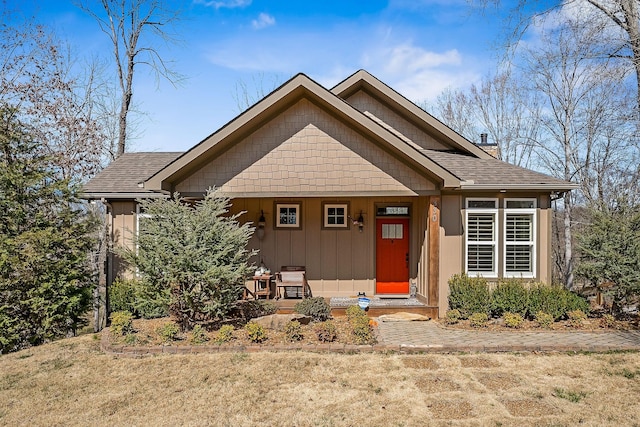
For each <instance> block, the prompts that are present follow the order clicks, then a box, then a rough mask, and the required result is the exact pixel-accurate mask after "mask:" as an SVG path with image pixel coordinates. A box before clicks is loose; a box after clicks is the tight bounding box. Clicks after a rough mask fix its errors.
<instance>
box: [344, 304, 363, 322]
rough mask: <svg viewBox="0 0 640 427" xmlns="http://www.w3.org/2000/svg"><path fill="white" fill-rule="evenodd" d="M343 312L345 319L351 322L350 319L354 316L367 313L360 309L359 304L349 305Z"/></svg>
mask: <svg viewBox="0 0 640 427" xmlns="http://www.w3.org/2000/svg"><path fill="white" fill-rule="evenodd" d="M345 314H346V316H347V320H348V321H349V322H351V319H353V318H355V317H360V316H362V315H366V314H367V313H365V311H364V310H363V309H361V308H360V306H358V305H350V306H349V307H347V309H346V310H345Z"/></svg>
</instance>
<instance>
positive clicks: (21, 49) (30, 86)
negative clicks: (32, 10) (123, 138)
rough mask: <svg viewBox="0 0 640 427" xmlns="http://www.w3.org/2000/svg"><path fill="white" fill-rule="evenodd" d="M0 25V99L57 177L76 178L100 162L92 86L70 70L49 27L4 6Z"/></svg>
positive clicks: (69, 60) (101, 140)
mask: <svg viewBox="0 0 640 427" xmlns="http://www.w3.org/2000/svg"><path fill="white" fill-rule="evenodd" d="M2 18H3V21H4V22H7V23H10V24H7V25H3V26H2V27H0V104H2V106H4V107H10V108H12V109H15V110H17V111H18V112H19V114H20V120H21V122H22V123H24V124H25V125H26V126H27V127H28V128H29V132H30V134H31V135H32V136H33V137H34V138H36V139H37V140H38V141H39V142H40V144H41V149H42V151H43V152H45V153H46V154H47V155H49V156H50V157H52V158H53V159H54V160H55V164H56V166H57V168H58V170H57V171H56V172H57V173H58V174H59V175H60V177H61V178H65V179H69V180H71V181H76V182H81V181H83V180H86V179H88V178H90V177H91V176H93V175H95V174H96V173H97V172H98V171H99V170H100V169H101V168H102V167H103V164H104V160H105V156H104V155H105V152H104V134H103V131H102V128H101V125H100V123H99V122H98V121H97V120H96V117H95V114H94V113H95V112H94V110H93V104H92V93H93V91H94V85H93V83H92V82H91V80H90V79H86V78H85V77H86V76H83V75H81V74H78V73H76V72H75V71H74V60H73V55H72V54H71V50H70V49H69V48H67V47H64V46H63V45H62V44H61V43H60V42H59V41H58V40H57V38H56V37H55V35H54V34H53V32H52V31H51V30H49V29H47V28H46V27H44V26H42V25H38V24H36V23H35V22H34V21H33V20H30V19H27V20H21V19H19V18H18V16H17V14H16V13H15V12H12V11H9V10H7V9H4V10H3V12H2Z"/></svg>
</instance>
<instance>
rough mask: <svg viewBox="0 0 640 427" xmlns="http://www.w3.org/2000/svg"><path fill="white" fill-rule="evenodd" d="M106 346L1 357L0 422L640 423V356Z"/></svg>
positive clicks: (52, 347) (80, 344) (63, 344)
mask: <svg viewBox="0 0 640 427" xmlns="http://www.w3.org/2000/svg"><path fill="white" fill-rule="evenodd" d="M98 344H99V342H98V339H95V338H93V336H92V335H87V336H82V337H78V338H72V339H68V340H62V341H58V342H55V343H51V344H47V345H43V346H40V347H37V348H32V349H29V350H25V351H21V352H18V353H14V354H9V355H4V356H0V425H11V426H21V425H29V426H31V425H39V426H44V425H47V426H50V425H81V426H85V425H105V426H106V425H153V426H163V425H167V426H168V425H171V426H173V425H197V426H203V425H212V426H361V425H366V426H401V425H404V426H422V425H434V426H449V425H452V426H469V425H470V426H485V425H486V426H551V425H558V426H572V425H578V424H579V425H584V426H608V425H611V426H617V425H625V426H633V425H640V399H638V396H640V354H639V353H614V354H579V355H565V354H551V355H535V354H526V355H521V354H481V355H468V354H467V355H410V356H409V355H397V354H387V355H385V354H360V355H346V354H314V353H306V352H282V353H274V352H260V353H219V354H197V355H160V356H156V357H149V358H144V359H131V358H116V357H113V356H109V355H105V354H103V353H101V352H100V351H99V349H98ZM636 373H637V374H636ZM559 390H561V391H562V393H559ZM571 395H579V396H584V397H583V398H581V399H580V400H579V401H578V402H573V401H571V400H570V399H567V398H565V397H563V396H571Z"/></svg>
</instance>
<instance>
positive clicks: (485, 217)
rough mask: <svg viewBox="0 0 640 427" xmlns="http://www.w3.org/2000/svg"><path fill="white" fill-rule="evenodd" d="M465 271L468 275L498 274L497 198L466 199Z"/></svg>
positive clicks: (486, 275)
mask: <svg viewBox="0 0 640 427" xmlns="http://www.w3.org/2000/svg"><path fill="white" fill-rule="evenodd" d="M465 217H466V220H465V223H466V231H467V232H466V271H467V274H469V275H474V276H475V275H479V276H484V277H497V275H498V268H497V267H498V266H497V264H498V262H497V261H498V257H497V252H498V245H497V243H498V236H497V231H498V230H497V227H496V224H497V221H498V200H497V199H467V209H466V211H465Z"/></svg>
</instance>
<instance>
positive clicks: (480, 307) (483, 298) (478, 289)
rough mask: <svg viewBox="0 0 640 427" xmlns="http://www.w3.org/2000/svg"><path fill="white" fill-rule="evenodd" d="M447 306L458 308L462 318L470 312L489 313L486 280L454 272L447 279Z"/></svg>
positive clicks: (489, 305) (488, 294) (488, 295)
mask: <svg viewBox="0 0 640 427" xmlns="http://www.w3.org/2000/svg"><path fill="white" fill-rule="evenodd" d="M449 307H450V308H452V309H458V310H460V314H461V317H462V319H467V318H468V317H469V316H470V315H471V314H472V313H489V309H490V307H491V297H490V293H489V285H488V284H487V281H486V280H485V279H483V278H481V277H469V276H467V275H466V274H455V275H454V276H453V277H451V279H449Z"/></svg>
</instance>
